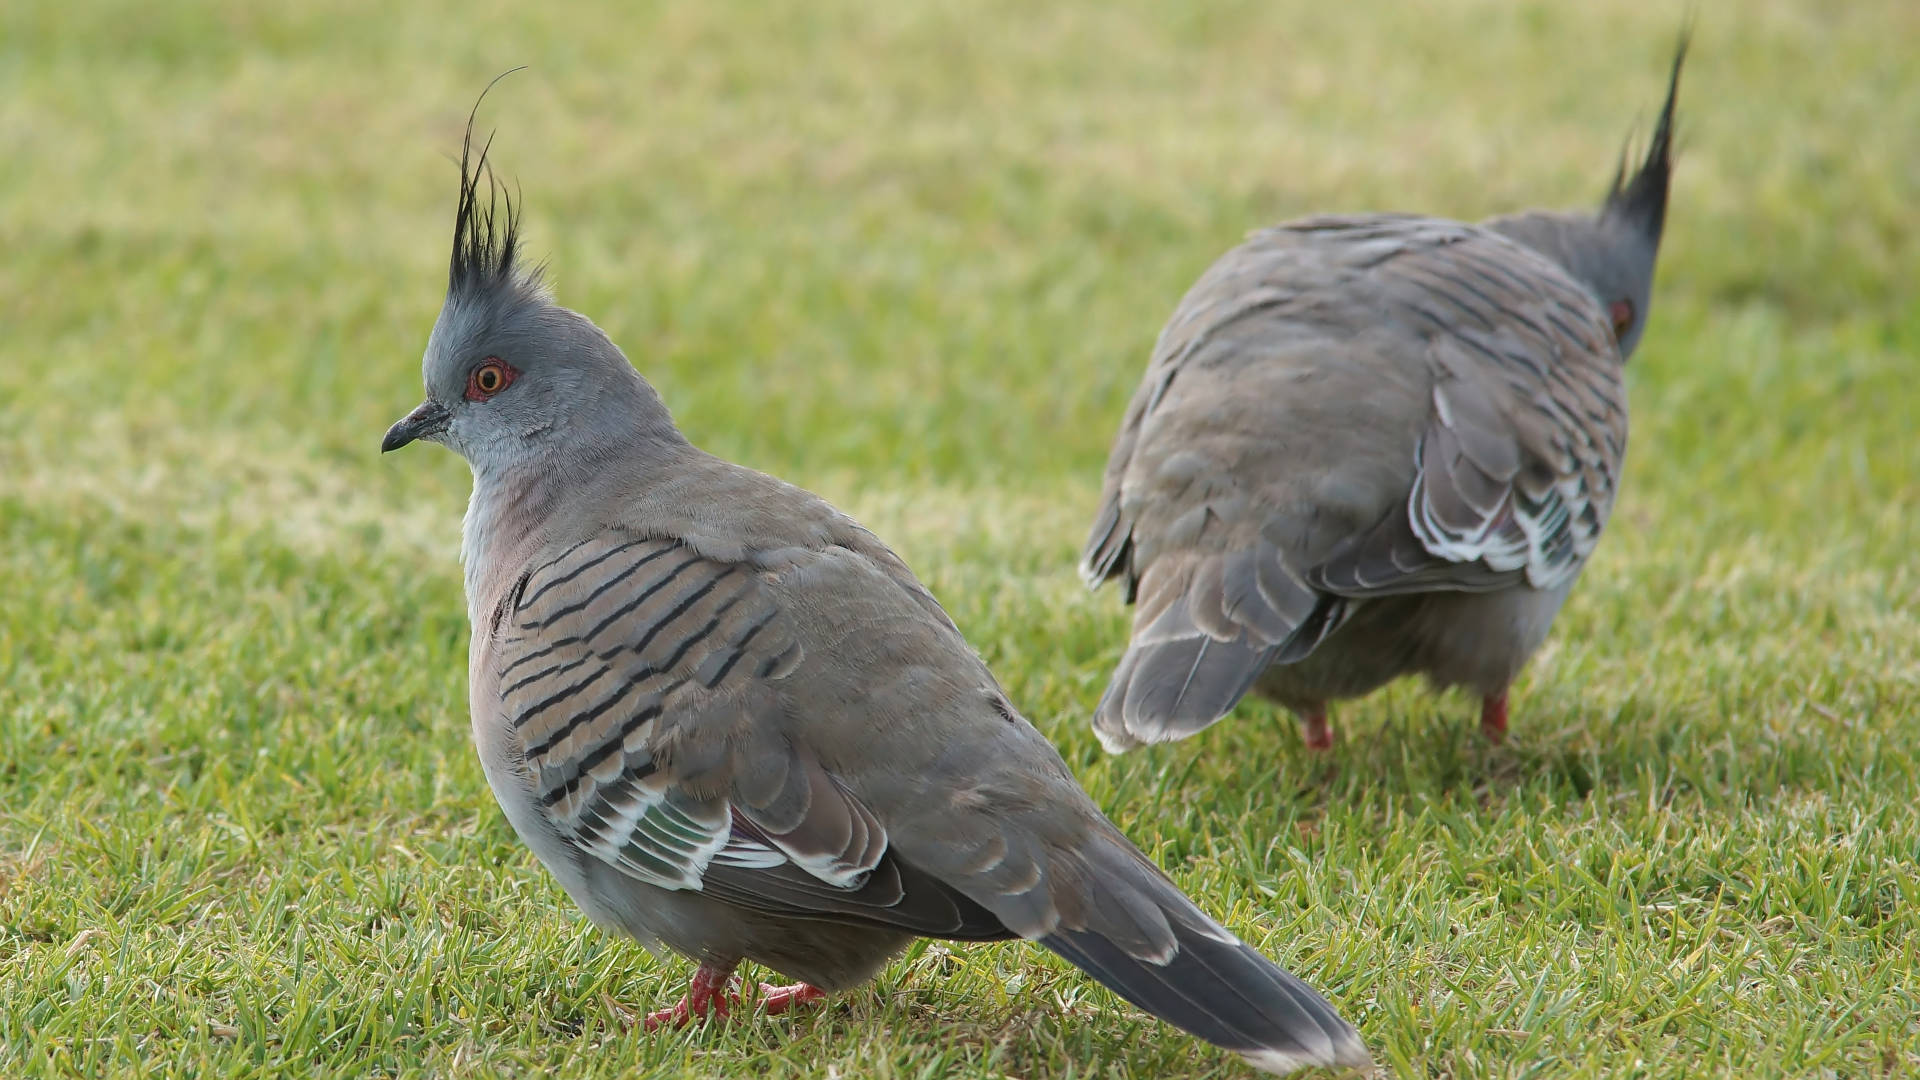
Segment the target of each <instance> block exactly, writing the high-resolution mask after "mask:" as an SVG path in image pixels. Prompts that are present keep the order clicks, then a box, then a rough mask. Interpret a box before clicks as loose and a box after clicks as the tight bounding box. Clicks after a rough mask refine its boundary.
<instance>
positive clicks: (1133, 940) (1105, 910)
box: [1039, 845, 1373, 1073]
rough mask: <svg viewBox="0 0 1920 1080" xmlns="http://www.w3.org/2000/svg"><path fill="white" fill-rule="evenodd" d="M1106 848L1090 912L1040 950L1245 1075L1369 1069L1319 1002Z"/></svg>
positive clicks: (1356, 1041) (1132, 860) (1359, 1047)
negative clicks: (1234, 1063) (1227, 1054)
mask: <svg viewBox="0 0 1920 1080" xmlns="http://www.w3.org/2000/svg"><path fill="white" fill-rule="evenodd" d="M1116 848H1117V846H1116ZM1116 848H1109V849H1107V850H1106V851H1104V852H1102V853H1100V856H1099V857H1096V858H1095V859H1094V860H1093V861H1094V862H1095V864H1096V865H1095V866H1094V867H1093V869H1095V871H1096V873H1095V877H1096V880H1098V881H1099V883H1100V885H1101V887H1102V889H1103V895H1102V897H1101V898H1100V906H1099V909H1098V912H1097V914H1095V915H1094V916H1093V917H1090V918H1088V919H1087V920H1086V922H1087V924H1088V925H1086V926H1085V927H1081V928H1068V927H1065V926H1063V927H1061V928H1060V929H1057V930H1055V931H1054V932H1053V933H1051V934H1048V935H1047V936H1045V937H1042V938H1040V939H1039V942H1040V944H1042V945H1045V946H1046V947H1047V948H1049V949H1052V950H1053V951H1054V952H1056V953H1059V954H1060V955H1061V956H1062V957H1064V958H1066V959H1067V960H1068V961H1069V962H1071V963H1072V964H1073V965H1074V966H1075V967H1078V968H1080V969H1081V970H1082V971H1085V972H1086V973H1087V974H1089V975H1091V976H1093V977H1094V978H1095V979H1098V980H1099V981H1100V982H1101V983H1102V984H1103V985H1105V986H1106V987H1107V988H1108V989H1110V990H1112V991H1113V992H1114V993H1116V994H1119V995H1120V996H1121V997H1123V998H1126V999H1127V1000H1128V1001H1130V1002H1132V1003H1133V1004H1134V1005H1136V1006H1138V1007H1139V1008H1142V1009H1145V1010H1146V1011H1147V1012H1150V1013H1152V1014H1153V1015H1155V1016H1157V1017H1159V1018H1160V1019H1162V1020H1165V1021H1166V1022H1167V1023H1170V1024H1173V1025H1174V1026H1176V1027H1179V1028H1182V1029H1184V1030H1186V1031H1189V1032H1191V1033H1193V1034H1195V1035H1198V1036H1199V1037H1200V1038H1202V1039H1205V1040H1207V1041H1208V1042H1210V1043H1213V1044H1215V1045H1216V1046H1220V1047H1223V1048H1225V1049H1228V1050H1232V1051H1234V1052H1235V1053H1237V1054H1239V1055H1240V1056H1241V1057H1243V1058H1245V1059H1246V1060H1247V1062H1248V1063H1249V1064H1251V1065H1253V1066H1254V1067H1255V1068H1259V1069H1262V1070H1265V1071H1267V1072H1271V1073H1288V1072H1292V1071H1293V1070H1295V1069H1301V1068H1306V1067H1308V1066H1314V1065H1319V1066H1348V1067H1354V1068H1365V1067H1368V1066H1370V1065H1372V1063H1373V1062H1372V1059H1371V1058H1370V1057H1369V1056H1368V1054H1367V1048H1366V1046H1365V1044H1364V1043H1362V1042H1361V1041H1360V1033H1359V1032H1358V1031H1355V1030H1354V1027H1353V1025H1352V1024H1349V1023H1347V1022H1346V1021H1345V1020H1343V1019H1341V1017H1340V1014H1339V1013H1338V1012H1335V1011H1334V1008H1333V1006H1332V1005H1330V1004H1328V1002H1327V1000H1326V999H1325V998H1323V997H1321V996H1320V995H1319V993H1317V992H1316V991H1315V990H1314V989H1313V988H1312V987H1310V986H1308V985H1307V984H1306V983H1303V982H1301V981H1300V980H1299V979H1297V978H1295V977H1294V976H1293V975H1291V974H1289V973H1288V972H1287V971H1285V970H1284V969H1282V968H1281V967H1280V966H1279V965H1277V964H1275V963H1274V962H1273V961H1271V960H1268V959H1267V958H1266V957H1264V956H1262V955H1260V953H1258V952H1256V951H1254V950H1253V949H1252V948H1251V947H1249V946H1248V945H1247V944H1246V943H1244V942H1242V941H1241V940H1240V939H1239V938H1237V937H1235V936H1234V935H1233V934H1232V932H1230V931H1228V930H1227V929H1226V928H1224V927H1222V926H1221V925H1220V924H1218V923H1216V922H1214V921H1213V920H1212V919H1210V918H1208V917H1207V915H1206V914H1205V913H1204V912H1202V911H1201V910H1200V909H1199V908H1198V907H1195V906H1194V904H1193V902H1192V901H1191V900H1188V899H1187V898H1186V896H1184V895H1183V894H1182V893H1181V892H1180V890H1179V889H1178V888H1177V887H1175V885H1174V884H1173V882H1171V881H1169V880H1168V879H1167V878H1166V876H1165V875H1163V874H1161V873H1160V872H1159V870H1158V869H1157V868H1156V867H1154V866H1153V865H1152V864H1151V863H1149V862H1147V861H1146V859H1145V857H1144V856H1140V855H1138V854H1137V853H1136V852H1134V851H1133V850H1132V849H1131V845H1128V846H1127V850H1124V851H1123V850H1117V849H1116Z"/></svg>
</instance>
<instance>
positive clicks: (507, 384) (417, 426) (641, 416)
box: [380, 106, 680, 471]
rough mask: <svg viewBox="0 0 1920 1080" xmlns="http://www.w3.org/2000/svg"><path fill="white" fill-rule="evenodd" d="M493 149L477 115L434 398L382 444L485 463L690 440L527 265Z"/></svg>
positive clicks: (576, 456)
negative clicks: (480, 140)
mask: <svg viewBox="0 0 1920 1080" xmlns="http://www.w3.org/2000/svg"><path fill="white" fill-rule="evenodd" d="M476 108H477V106H476ZM489 148H490V144H489V145H483V146H482V147H481V148H480V151H479V153H478V155H477V156H476V155H475V154H474V152H473V123H472V120H471V118H469V120H468V123H467V140H466V145H465V146H464V147H463V148H462V150H461V154H460V197H459V203H458V206H457V208H456V209H455V212H454V224H453V256H452V259H451V261H450V262H449V264H448V272H447V297H446V301H445V302H444V303H443V304H442V305H441V308H440V317H439V319H438V320H437V321H436V322H435V323H434V325H433V334H432V336H431V337H429V338H428V340H427V350H426V355H425V357H424V359H423V361H422V365H421V366H422V375H423V378H424V379H425V381H426V386H427V399H426V400H425V401H423V402H421V403H420V406H419V407H418V408H416V409H414V410H413V411H412V412H410V413H408V414H407V415H406V416H405V417H403V418H402V419H401V420H400V421H399V422H398V423H396V424H394V425H393V427H392V428H390V429H388V431H387V435H386V438H385V439H384V440H383V441H382V442H381V444H380V449H381V451H382V452H386V451H389V450H397V449H399V448H400V447H402V446H405V445H407V444H408V443H410V442H413V441H414V440H416V439H425V440H430V441H432V442H438V443H441V444H443V445H445V446H447V447H450V448H451V449H453V450H455V451H456V452H458V453H459V454H460V455H461V456H462V457H464V458H466V459H467V461H468V462H469V463H471V464H472V465H473V466H474V468H475V470H476V471H487V470H489V469H490V468H493V467H512V466H516V465H521V464H526V463H529V462H532V461H536V460H540V459H543V458H544V459H548V460H552V461H576V462H577V461H582V460H590V459H592V458H593V457H595V456H596V455H595V451H597V450H602V449H605V448H607V447H609V446H611V445H614V444H628V443H632V442H634V441H636V440H645V439H649V438H651V439H653V440H656V441H672V442H678V441H680V436H679V432H678V431H677V430H676V429H675V428H674V426H673V420H672V417H671V416H670V415H668V413H667V410H666V407H665V406H664V405H662V404H661V402H660V398H659V396H658V395H657V394H655V393H654V392H653V388H652V387H650V386H648V385H647V383H646V380H644V379H642V378H641V377H640V374H639V373H638V372H636V371H635V370H634V369H633V365H631V364H629V363H628V362H627V358H626V356H625V355H624V354H623V353H621V351H620V349H619V348H618V347H617V346H615V345H614V344H613V342H612V341H610V340H609V339H608V338H607V336H606V334H604V333H602V332H601V330H600V328H599V327H597V326H595V325H594V324H593V322H592V320H590V319H588V318H587V317H586V316H584V315H580V314H578V313H577V312H573V311H569V310H567V309H566V308H563V307H561V306H560V305H558V304H556V303H554V302H553V299H552V297H551V295H550V294H549V293H548V292H547V290H546V288H545V287H544V286H543V284H542V281H541V268H540V267H538V266H534V267H531V268H529V267H526V266H524V265H522V264H521V262H520V255H521V251H520V222H519V215H518V212H517V208H516V206H515V204H514V199H513V196H512V195H511V194H510V193H508V192H506V191H505V190H504V189H503V188H502V187H501V186H500V185H499V184H498V183H497V182H496V181H495V179H494V176H493V172H492V170H491V169H490V168H489V167H488V165H487V151H488V149H489ZM483 186H484V187H485V188H486V189H487V197H486V198H485V199H482V198H480V189H481V187H483Z"/></svg>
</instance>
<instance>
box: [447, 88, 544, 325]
mask: <svg viewBox="0 0 1920 1080" xmlns="http://www.w3.org/2000/svg"><path fill="white" fill-rule="evenodd" d="M519 70H521V69H520V68H512V69H510V70H507V71H503V72H501V73H500V74H499V75H496V76H494V78H493V82H490V83H488V84H487V87H486V90H482V91H480V97H479V99H478V100H476V101H475V102H474V103H473V111H472V112H470V113H468V114H467V134H466V138H465V139H464V140H463V141H462V142H461V144H460V201H459V205H458V207H457V209H456V210H455V211H454V217H453V257H452V259H451V260H450V261H449V262H448V265H447V295H448V296H456V295H461V296H466V295H476V294H484V293H487V292H493V291H498V290H501V289H511V290H514V291H521V290H530V289H532V288H535V287H536V286H537V285H538V282H539V277H540V271H539V269H538V268H535V269H534V270H531V271H523V270H521V268H520V266H519V255H520V214H519V209H518V208H517V207H516V206H514V202H513V194H512V193H511V192H509V191H507V190H506V188H505V186H504V185H502V184H501V183H500V182H499V181H498V180H497V179H496V178H495V177H494V174H493V166H492V165H490V164H488V162H487V153H488V151H490V150H492V149H493V136H492V134H489V135H488V136H487V141H486V142H485V143H484V144H482V145H481V147H480V155H479V157H478V158H475V157H474V154H473V121H474V118H475V117H476V116H478V115H479V113H480V102H481V101H485V100H486V97H487V91H488V90H492V89H493V84H494V83H497V82H499V81H500V80H501V79H504V78H506V77H507V76H508V75H511V74H513V73H514V72H515V71H519ZM482 181H484V182H485V183H486V187H487V202H486V205H485V206H482V205H480V185H481V183H482Z"/></svg>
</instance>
